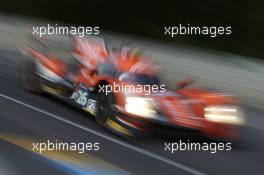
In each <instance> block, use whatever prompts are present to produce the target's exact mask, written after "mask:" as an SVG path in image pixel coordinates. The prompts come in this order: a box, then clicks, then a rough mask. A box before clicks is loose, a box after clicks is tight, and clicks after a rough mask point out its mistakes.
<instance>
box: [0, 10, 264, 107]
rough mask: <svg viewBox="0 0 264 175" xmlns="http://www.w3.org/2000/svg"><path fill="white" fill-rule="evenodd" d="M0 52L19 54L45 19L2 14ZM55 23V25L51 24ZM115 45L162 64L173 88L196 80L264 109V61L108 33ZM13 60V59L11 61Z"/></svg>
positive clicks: (164, 73) (165, 77)
mask: <svg viewBox="0 0 264 175" xmlns="http://www.w3.org/2000/svg"><path fill="white" fill-rule="evenodd" d="M0 19H1V20H0V49H4V50H9V51H14V52H18V51H19V48H20V47H21V46H22V45H23V43H24V42H25V38H26V31H27V30H29V29H31V26H32V25H34V26H38V25H41V24H45V23H47V22H46V21H45V22H44V20H40V19H32V18H26V17H15V16H10V15H6V14H0ZM48 23H52V22H50V21H49V22H48ZM106 37H109V38H111V39H112V40H113V41H114V42H120V40H123V41H125V42H129V43H133V45H135V46H136V47H139V48H143V49H144V50H145V54H146V55H147V56H149V57H150V58H152V59H153V60H154V61H156V62H158V63H159V64H160V65H161V77H162V78H163V80H164V81H165V82H167V83H168V84H169V86H171V87H173V86H175V83H176V81H177V80H180V79H182V78H185V77H193V78H194V79H195V80H197V84H198V85H201V86H205V87H209V88H212V89H216V90H219V91H223V92H230V93H233V94H235V95H237V96H238V97H239V98H240V99H241V101H242V103H243V104H245V105H248V106H253V107H257V108H260V109H264V61H263V60H259V59H255V58H250V59H249V58H247V57H243V56H239V55H233V54H230V53H225V52H217V51H211V50H201V49H200V50H199V49H197V48H188V47H184V46H178V45H173V46H172V45H168V43H161V42H160V41H151V40H144V39H142V38H136V37H134V36H121V35H120V34H114V33H112V34H109V33H108V34H107V35H106ZM11 59H12V58H11Z"/></svg>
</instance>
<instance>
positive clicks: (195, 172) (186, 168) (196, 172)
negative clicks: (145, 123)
mask: <svg viewBox="0 0 264 175" xmlns="http://www.w3.org/2000/svg"><path fill="white" fill-rule="evenodd" d="M0 97H2V98H4V99H7V100H10V101H12V102H14V103H17V104H20V105H22V106H24V107H27V108H29V109H31V110H34V111H37V112H40V113H42V114H45V115H46V116H48V117H51V118H54V119H57V120H59V121H62V122H64V123H67V124H69V125H72V126H74V127H77V128H79V129H82V130H84V131H86V132H89V133H92V134H94V135H96V136H99V137H101V138H104V139H106V140H108V141H111V142H113V143H115V144H118V145H121V146H123V147H126V148H128V149H131V150H133V151H136V152H138V153H141V154H144V155H146V156H149V157H151V158H153V159H156V160H159V161H161V162H163V163H166V164H169V165H171V166H173V167H176V168H178V169H181V170H183V171H185V172H188V173H190V174H193V175H206V174H205V173H203V172H201V171H199V170H196V169H194V168H191V167H189V166H186V165H183V164H181V163H178V162H175V161H172V160H171V159H168V158H165V157H162V156H160V155H158V154H155V153H152V152H150V151H147V150H144V149H142V148H139V147H137V146H133V145H130V144H127V143H125V142H122V141H119V140H116V139H114V138H112V137H109V136H107V135H105V134H102V133H99V132H96V131H94V130H92V129H89V128H87V127H85V126H82V125H79V124H77V123H74V122H72V121H70V120H67V119H64V118H62V117H60V116H58V115H55V114H52V113H49V112H46V111H44V110H42V109H39V108H37V107H35V106H32V105H29V104H27V103H24V102H22V101H20V100H17V99H14V98H12V97H9V96H7V95H4V94H2V93H0Z"/></svg>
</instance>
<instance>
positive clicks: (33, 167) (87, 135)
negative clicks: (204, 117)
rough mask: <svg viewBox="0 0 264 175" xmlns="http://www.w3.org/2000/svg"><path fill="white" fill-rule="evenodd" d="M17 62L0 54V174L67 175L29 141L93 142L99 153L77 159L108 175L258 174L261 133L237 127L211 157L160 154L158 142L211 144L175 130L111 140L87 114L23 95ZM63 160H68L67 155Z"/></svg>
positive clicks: (47, 99) (263, 135) (263, 150)
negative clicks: (234, 137) (228, 144)
mask: <svg viewBox="0 0 264 175" xmlns="http://www.w3.org/2000/svg"><path fill="white" fill-rule="evenodd" d="M17 59H20V56H19V55H18V54H16V53H14V52H9V51H4V50H1V52H0V163H1V165H2V166H3V165H5V164H6V165H8V166H3V167H4V168H2V167H0V170H1V171H0V174H7V175H8V174H25V175H29V174H52V175H55V174H68V173H69V172H67V171H66V170H65V169H64V168H61V166H60V167H59V166H57V165H55V166H54V164H52V163H50V162H48V161H47V159H46V158H43V157H42V156H41V155H40V154H39V153H36V152H32V151H31V150H30V149H32V148H31V146H32V145H30V142H36V141H40V140H48V139H49V140H52V139H57V140H60V141H65V142H99V143H100V150H99V151H91V152H88V153H87V154H79V155H78V160H79V162H80V163H82V164H84V165H85V166H90V165H91V164H94V163H95V161H94V160H95V159H96V160H97V159H98V164H96V165H94V167H96V166H103V168H106V173H105V174H110V173H107V172H110V171H107V170H109V169H111V170H112V172H113V173H112V174H126V173H129V174H153V175H154V174H166V175H167V174H183V175H184V174H195V175H201V174H219V175H223V174H225V175H226V174H232V175H234V174H239V175H242V174H263V170H264V167H263V161H264V159H263V155H264V147H263V145H264V130H263V129H257V128H253V127H249V126H245V127H243V128H242V130H241V132H242V137H241V139H240V140H238V141H236V142H234V143H232V150H231V151H221V152H217V153H215V154H212V153H210V152H206V151H205V152H204V151H185V152H184V151H177V152H175V153H174V154H170V153H168V152H166V151H164V142H179V140H190V141H191V142H212V141H214V140H211V139H209V138H207V137H204V136H201V135H199V134H195V133H192V132H186V131H177V130H174V131H173V132H170V133H169V134H168V132H165V131H161V132H160V133H157V134H155V135H153V136H149V137H147V138H139V139H137V140H128V139H125V138H121V137H119V136H116V135H114V134H113V133H110V132H109V131H106V130H104V129H102V128H100V127H99V126H97V125H96V123H95V122H94V120H93V119H92V118H91V117H90V116H89V115H87V114H85V113H83V112H80V111H78V110H76V109H74V108H73V107H71V106H69V105H66V104H64V103H63V102H62V101H60V100H57V99H55V98H52V97H49V96H46V95H35V94H30V93H28V92H26V91H24V90H23V89H22V88H21V86H20V84H19V83H18V82H17V80H16V76H15V68H16V67H15V62H16V61H17ZM246 111H249V112H248V113H247V115H248V117H250V116H251V115H255V116H259V117H261V115H262V114H263V111H261V110H260V111H252V110H247V109H246ZM21 140H22V141H26V140H28V142H27V143H29V145H27V146H25V145H23V144H21V142H22V141H21ZM31 144H32V143H31ZM68 156H69V157H70V158H71V155H68ZM83 157H86V158H83ZM87 157H88V158H87ZM104 165H105V167H104ZM83 174H84V173H83ZM87 174H89V173H87ZM90 174H95V173H90ZM98 174H104V173H101V172H98Z"/></svg>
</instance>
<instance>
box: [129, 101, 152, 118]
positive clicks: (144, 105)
mask: <svg viewBox="0 0 264 175" xmlns="http://www.w3.org/2000/svg"><path fill="white" fill-rule="evenodd" d="M125 110H126V111H127V112H128V113H131V114H134V115H138V116H141V117H145V118H154V117H155V114H156V110H155V107H154V103H153V100H152V99H149V98H144V97H127V98H126V105H125Z"/></svg>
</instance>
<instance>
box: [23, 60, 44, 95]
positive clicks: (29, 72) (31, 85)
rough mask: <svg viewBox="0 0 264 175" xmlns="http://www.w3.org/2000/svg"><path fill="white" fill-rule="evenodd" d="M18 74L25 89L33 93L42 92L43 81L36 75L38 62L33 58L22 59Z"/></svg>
mask: <svg viewBox="0 0 264 175" xmlns="http://www.w3.org/2000/svg"><path fill="white" fill-rule="evenodd" d="M18 76H19V79H20V80H21V82H22V85H23V87H24V89H25V90H27V91H29V92H32V93H41V92H42V90H41V83H40V79H39V77H38V76H37V75H36V62H35V61H34V60H33V58H25V59H23V60H21V61H20V63H19V67H18Z"/></svg>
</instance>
